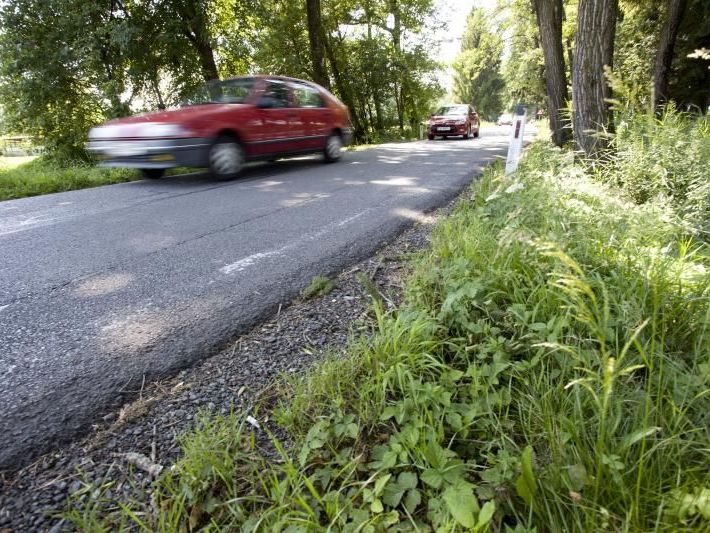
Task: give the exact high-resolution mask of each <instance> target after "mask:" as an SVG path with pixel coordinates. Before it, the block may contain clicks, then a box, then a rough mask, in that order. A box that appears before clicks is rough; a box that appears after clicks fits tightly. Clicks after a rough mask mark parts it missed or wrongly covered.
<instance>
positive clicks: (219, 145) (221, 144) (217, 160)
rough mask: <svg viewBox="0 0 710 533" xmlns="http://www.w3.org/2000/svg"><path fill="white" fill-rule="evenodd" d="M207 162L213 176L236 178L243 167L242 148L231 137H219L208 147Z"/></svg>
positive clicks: (226, 178)
mask: <svg viewBox="0 0 710 533" xmlns="http://www.w3.org/2000/svg"><path fill="white" fill-rule="evenodd" d="M209 163H210V172H211V173H212V175H213V176H214V177H215V178H217V179H219V180H230V179H233V178H236V177H237V175H238V174H239V172H241V170H242V168H243V167H244V150H243V149H242V147H241V146H240V144H239V143H238V142H237V141H236V139H234V138H233V137H226V136H222V137H219V138H218V139H217V140H216V141H215V142H214V144H213V145H212V146H211V147H210V152H209Z"/></svg>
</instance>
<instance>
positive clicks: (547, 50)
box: [535, 0, 571, 146]
mask: <svg viewBox="0 0 710 533" xmlns="http://www.w3.org/2000/svg"><path fill="white" fill-rule="evenodd" d="M562 9H563V8H562V0H535V13H536V15H537V25H538V27H539V29H540V40H541V41H542V50H543V53H544V56H545V85H546V87H547V102H548V105H547V107H548V110H547V111H548V116H549V118H550V131H551V132H552V142H554V143H555V144H556V145H557V146H562V145H563V144H565V143H566V142H567V141H568V140H569V139H570V134H571V131H570V129H569V121H568V120H567V119H566V118H565V116H564V113H565V111H564V110H565V107H566V104H567V99H568V93H567V75H566V72H565V56H564V50H563V48H562V16H563V10H562Z"/></svg>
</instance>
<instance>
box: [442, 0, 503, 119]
mask: <svg viewBox="0 0 710 533" xmlns="http://www.w3.org/2000/svg"><path fill="white" fill-rule="evenodd" d="M486 19H487V16H486V12H485V11H484V10H482V9H480V8H473V9H472V10H471V13H470V14H469V15H468V18H467V21H466V29H465V30H464V34H463V38H462V40H461V53H460V54H459V55H458V57H457V58H456V60H455V61H454V96H455V97H456V98H457V99H458V100H459V101H461V102H463V103H467V104H473V105H474V106H475V107H476V109H477V110H478V113H479V114H480V115H481V116H482V117H483V118H485V119H488V120H493V119H495V117H496V116H498V114H500V112H501V110H502V107H503V103H502V93H503V88H504V87H505V82H504V81H503V77H502V75H501V73H500V67H501V58H502V55H503V42H502V40H501V38H500V37H499V36H498V35H496V34H494V33H493V32H491V30H490V28H489V26H488V22H487V20H486Z"/></svg>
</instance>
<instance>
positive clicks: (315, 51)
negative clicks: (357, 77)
mask: <svg viewBox="0 0 710 533" xmlns="http://www.w3.org/2000/svg"><path fill="white" fill-rule="evenodd" d="M306 15H307V17H308V40H309V42H310V45H311V62H312V63H313V81H315V82H316V83H318V84H319V85H322V86H323V87H325V88H329V87H330V83H329V81H328V74H327V72H326V70H325V44H324V39H323V23H322V21H321V6H320V0H306Z"/></svg>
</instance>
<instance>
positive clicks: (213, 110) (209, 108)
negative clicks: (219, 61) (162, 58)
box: [87, 76, 351, 179]
mask: <svg viewBox="0 0 710 533" xmlns="http://www.w3.org/2000/svg"><path fill="white" fill-rule="evenodd" d="M350 137H351V129H350V119H349V114H348V109H347V107H345V105H343V104H342V103H341V102H340V101H339V100H338V99H337V98H336V97H335V96H333V95H332V94H331V93H329V92H328V91H326V90H325V89H324V88H323V87H320V86H319V85H316V84H315V83H312V82H309V81H303V80H297V79H293V78H284V77H279V76H253V77H242V78H232V79H227V80H224V81H214V82H211V83H208V84H207V85H206V86H205V87H204V88H203V89H202V90H201V91H200V92H199V93H198V94H197V95H196V96H195V97H194V98H192V99H191V100H190V101H188V102H185V103H184V104H183V105H182V106H181V107H179V108H176V109H171V110H167V111H161V112H155V113H147V114H144V115H138V116H135V117H129V118H122V119H116V120H111V121H109V122H107V123H105V124H103V125H101V126H98V127H96V128H93V129H92V130H91V132H90V133H89V143H88V145H87V148H88V150H89V151H90V152H91V153H93V154H94V155H95V156H96V157H97V158H98V159H99V161H100V163H101V164H102V165H104V166H113V167H130V168H137V169H140V170H141V171H142V173H143V175H144V176H145V177H147V178H159V177H161V176H162V175H163V173H164V172H165V169H167V168H171V167H198V168H204V167H208V168H209V169H210V171H211V173H212V174H213V175H214V176H215V177H217V178H220V179H230V178H233V177H235V176H236V175H237V174H238V173H239V171H240V170H241V169H242V167H243V166H244V163H245V162H246V161H249V160H254V159H275V158H278V157H283V156H288V155H296V154H304V153H316V152H322V153H323V155H324V158H325V160H326V161H327V162H333V161H337V160H338V159H339V158H340V156H341V152H342V148H343V146H344V145H346V144H348V143H349V142H350Z"/></svg>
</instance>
